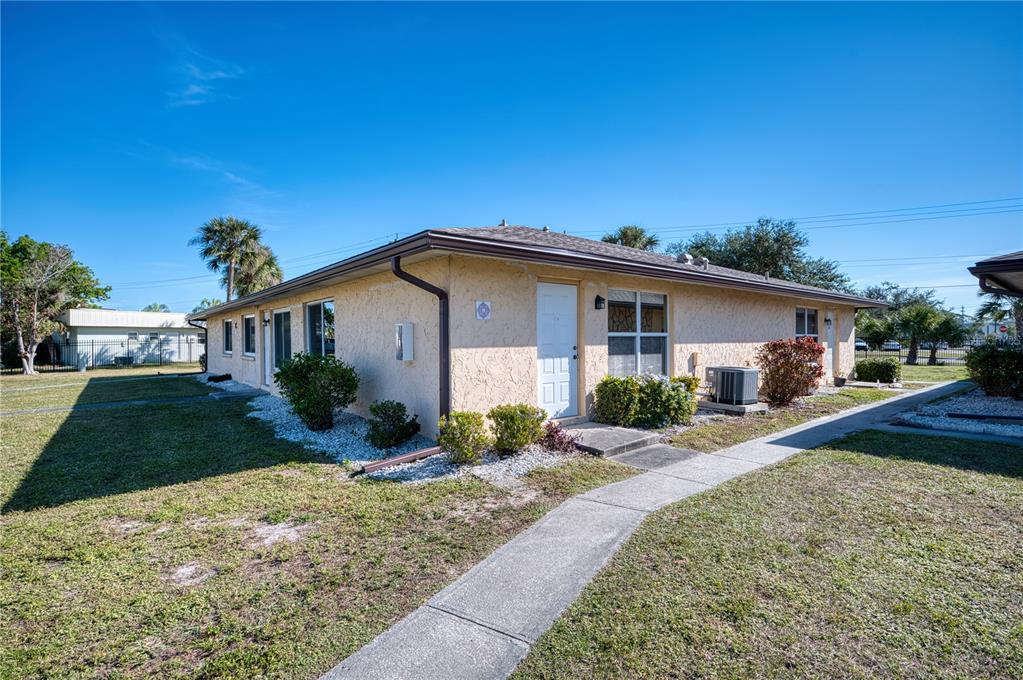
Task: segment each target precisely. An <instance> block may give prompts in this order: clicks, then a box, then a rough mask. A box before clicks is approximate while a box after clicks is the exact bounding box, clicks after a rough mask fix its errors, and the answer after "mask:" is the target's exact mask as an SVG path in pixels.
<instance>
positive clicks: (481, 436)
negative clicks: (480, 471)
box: [437, 411, 490, 465]
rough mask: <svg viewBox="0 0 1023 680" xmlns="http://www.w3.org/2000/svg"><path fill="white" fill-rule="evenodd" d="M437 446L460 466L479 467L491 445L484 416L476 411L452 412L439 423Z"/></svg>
mask: <svg viewBox="0 0 1023 680" xmlns="http://www.w3.org/2000/svg"><path fill="white" fill-rule="evenodd" d="M437 430H438V434H437V444H439V445H440V447H441V448H442V449H444V450H445V451H447V452H448V453H450V454H451V462H452V463H456V464H458V465H462V464H466V463H468V464H470V465H478V464H479V463H481V462H482V461H483V452H484V451H485V450H486V448H487V446H488V445H489V444H490V438H489V437H488V436H487V429H486V427H485V426H484V425H483V414H482V413H477V412H475V411H452V412H451V413H450V414H448V415H447V416H446V417H445V416H441V419H440V420H439V421H438V422H437Z"/></svg>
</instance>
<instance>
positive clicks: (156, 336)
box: [149, 333, 160, 341]
mask: <svg viewBox="0 0 1023 680" xmlns="http://www.w3.org/2000/svg"><path fill="white" fill-rule="evenodd" d="M159 339H160V334H159V333H150V334H149V340H150V341H152V340H159Z"/></svg>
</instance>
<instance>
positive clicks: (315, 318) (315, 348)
mask: <svg viewBox="0 0 1023 680" xmlns="http://www.w3.org/2000/svg"><path fill="white" fill-rule="evenodd" d="M306 329H307V330H306V337H307V343H308V346H309V353H310V354H324V355H331V354H334V302H333V301H332V300H326V301H324V302H317V303H315V304H311V305H307V306H306Z"/></svg>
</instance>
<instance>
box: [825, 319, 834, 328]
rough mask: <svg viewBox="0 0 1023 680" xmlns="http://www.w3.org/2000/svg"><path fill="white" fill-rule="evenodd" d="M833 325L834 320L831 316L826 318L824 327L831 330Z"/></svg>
mask: <svg viewBox="0 0 1023 680" xmlns="http://www.w3.org/2000/svg"><path fill="white" fill-rule="evenodd" d="M831 324H832V319H831V317H830V316H826V317H824V325H825V326H828V327H829V328H830V327H831Z"/></svg>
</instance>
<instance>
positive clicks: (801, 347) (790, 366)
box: [757, 337, 824, 406]
mask: <svg viewBox="0 0 1023 680" xmlns="http://www.w3.org/2000/svg"><path fill="white" fill-rule="evenodd" d="M823 357H824V346H823V345H822V344H820V343H819V342H817V341H816V340H814V339H813V338H807V337H803V338H796V339H795V340H772V341H771V342H768V343H767V344H765V345H764V346H762V347H761V348H760V349H759V350H757V364H759V365H760V391H761V392H762V393H763V394H764V396H765V397H767V401H769V402H770V403H771V404H773V405H775V406H785V405H786V404H791V403H792V401H793V400H795V399H796V398H797V397H802V396H803V395H806V394H809V393H810V390H812V389H813V388H814V387H816V386H817V383H818V381H819V380H820V379H821V376H823V375H824V365H823V361H822V359H823Z"/></svg>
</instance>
